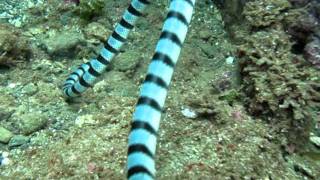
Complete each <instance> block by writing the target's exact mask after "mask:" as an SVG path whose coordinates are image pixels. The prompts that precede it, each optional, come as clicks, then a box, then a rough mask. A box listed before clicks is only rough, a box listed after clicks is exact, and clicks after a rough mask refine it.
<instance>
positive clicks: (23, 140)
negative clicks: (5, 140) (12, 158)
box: [9, 135, 29, 148]
mask: <svg viewBox="0 0 320 180" xmlns="http://www.w3.org/2000/svg"><path fill="white" fill-rule="evenodd" d="M28 142H29V138H28V137H27V136H23V135H16V136H13V137H12V138H11V139H10V141H9V147H10V148H13V147H17V146H21V145H24V144H27V143H28Z"/></svg>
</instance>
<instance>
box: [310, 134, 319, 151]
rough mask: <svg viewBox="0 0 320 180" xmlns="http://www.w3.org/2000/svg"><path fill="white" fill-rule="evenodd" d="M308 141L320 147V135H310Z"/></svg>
mask: <svg viewBox="0 0 320 180" xmlns="http://www.w3.org/2000/svg"><path fill="white" fill-rule="evenodd" d="M310 141H311V142H312V143H313V144H314V145H316V146H317V147H319V148H320V137H318V136H311V137H310Z"/></svg>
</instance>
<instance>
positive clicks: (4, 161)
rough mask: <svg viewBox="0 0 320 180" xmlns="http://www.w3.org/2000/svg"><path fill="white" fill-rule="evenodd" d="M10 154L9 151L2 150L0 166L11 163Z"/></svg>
mask: <svg viewBox="0 0 320 180" xmlns="http://www.w3.org/2000/svg"><path fill="white" fill-rule="evenodd" d="M8 155H9V153H7V152H0V166H4V165H8V164H9V163H10V160H9V158H8Z"/></svg>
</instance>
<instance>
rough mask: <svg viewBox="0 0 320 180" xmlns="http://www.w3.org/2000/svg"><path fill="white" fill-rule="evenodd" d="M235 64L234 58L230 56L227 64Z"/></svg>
mask: <svg viewBox="0 0 320 180" xmlns="http://www.w3.org/2000/svg"><path fill="white" fill-rule="evenodd" d="M233 62H234V57H232V56H229V57H227V58H226V63H227V64H233Z"/></svg>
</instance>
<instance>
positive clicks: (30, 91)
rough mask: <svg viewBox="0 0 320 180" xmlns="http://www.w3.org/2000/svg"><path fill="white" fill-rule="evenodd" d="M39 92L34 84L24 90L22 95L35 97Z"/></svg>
mask: <svg viewBox="0 0 320 180" xmlns="http://www.w3.org/2000/svg"><path fill="white" fill-rule="evenodd" d="M37 91H38V87H37V86H36V85H34V84H33V83H29V84H27V85H26V86H24V87H23V88H22V93H23V94H26V95H29V96H32V95H34V94H35V93H36V92H37Z"/></svg>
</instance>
